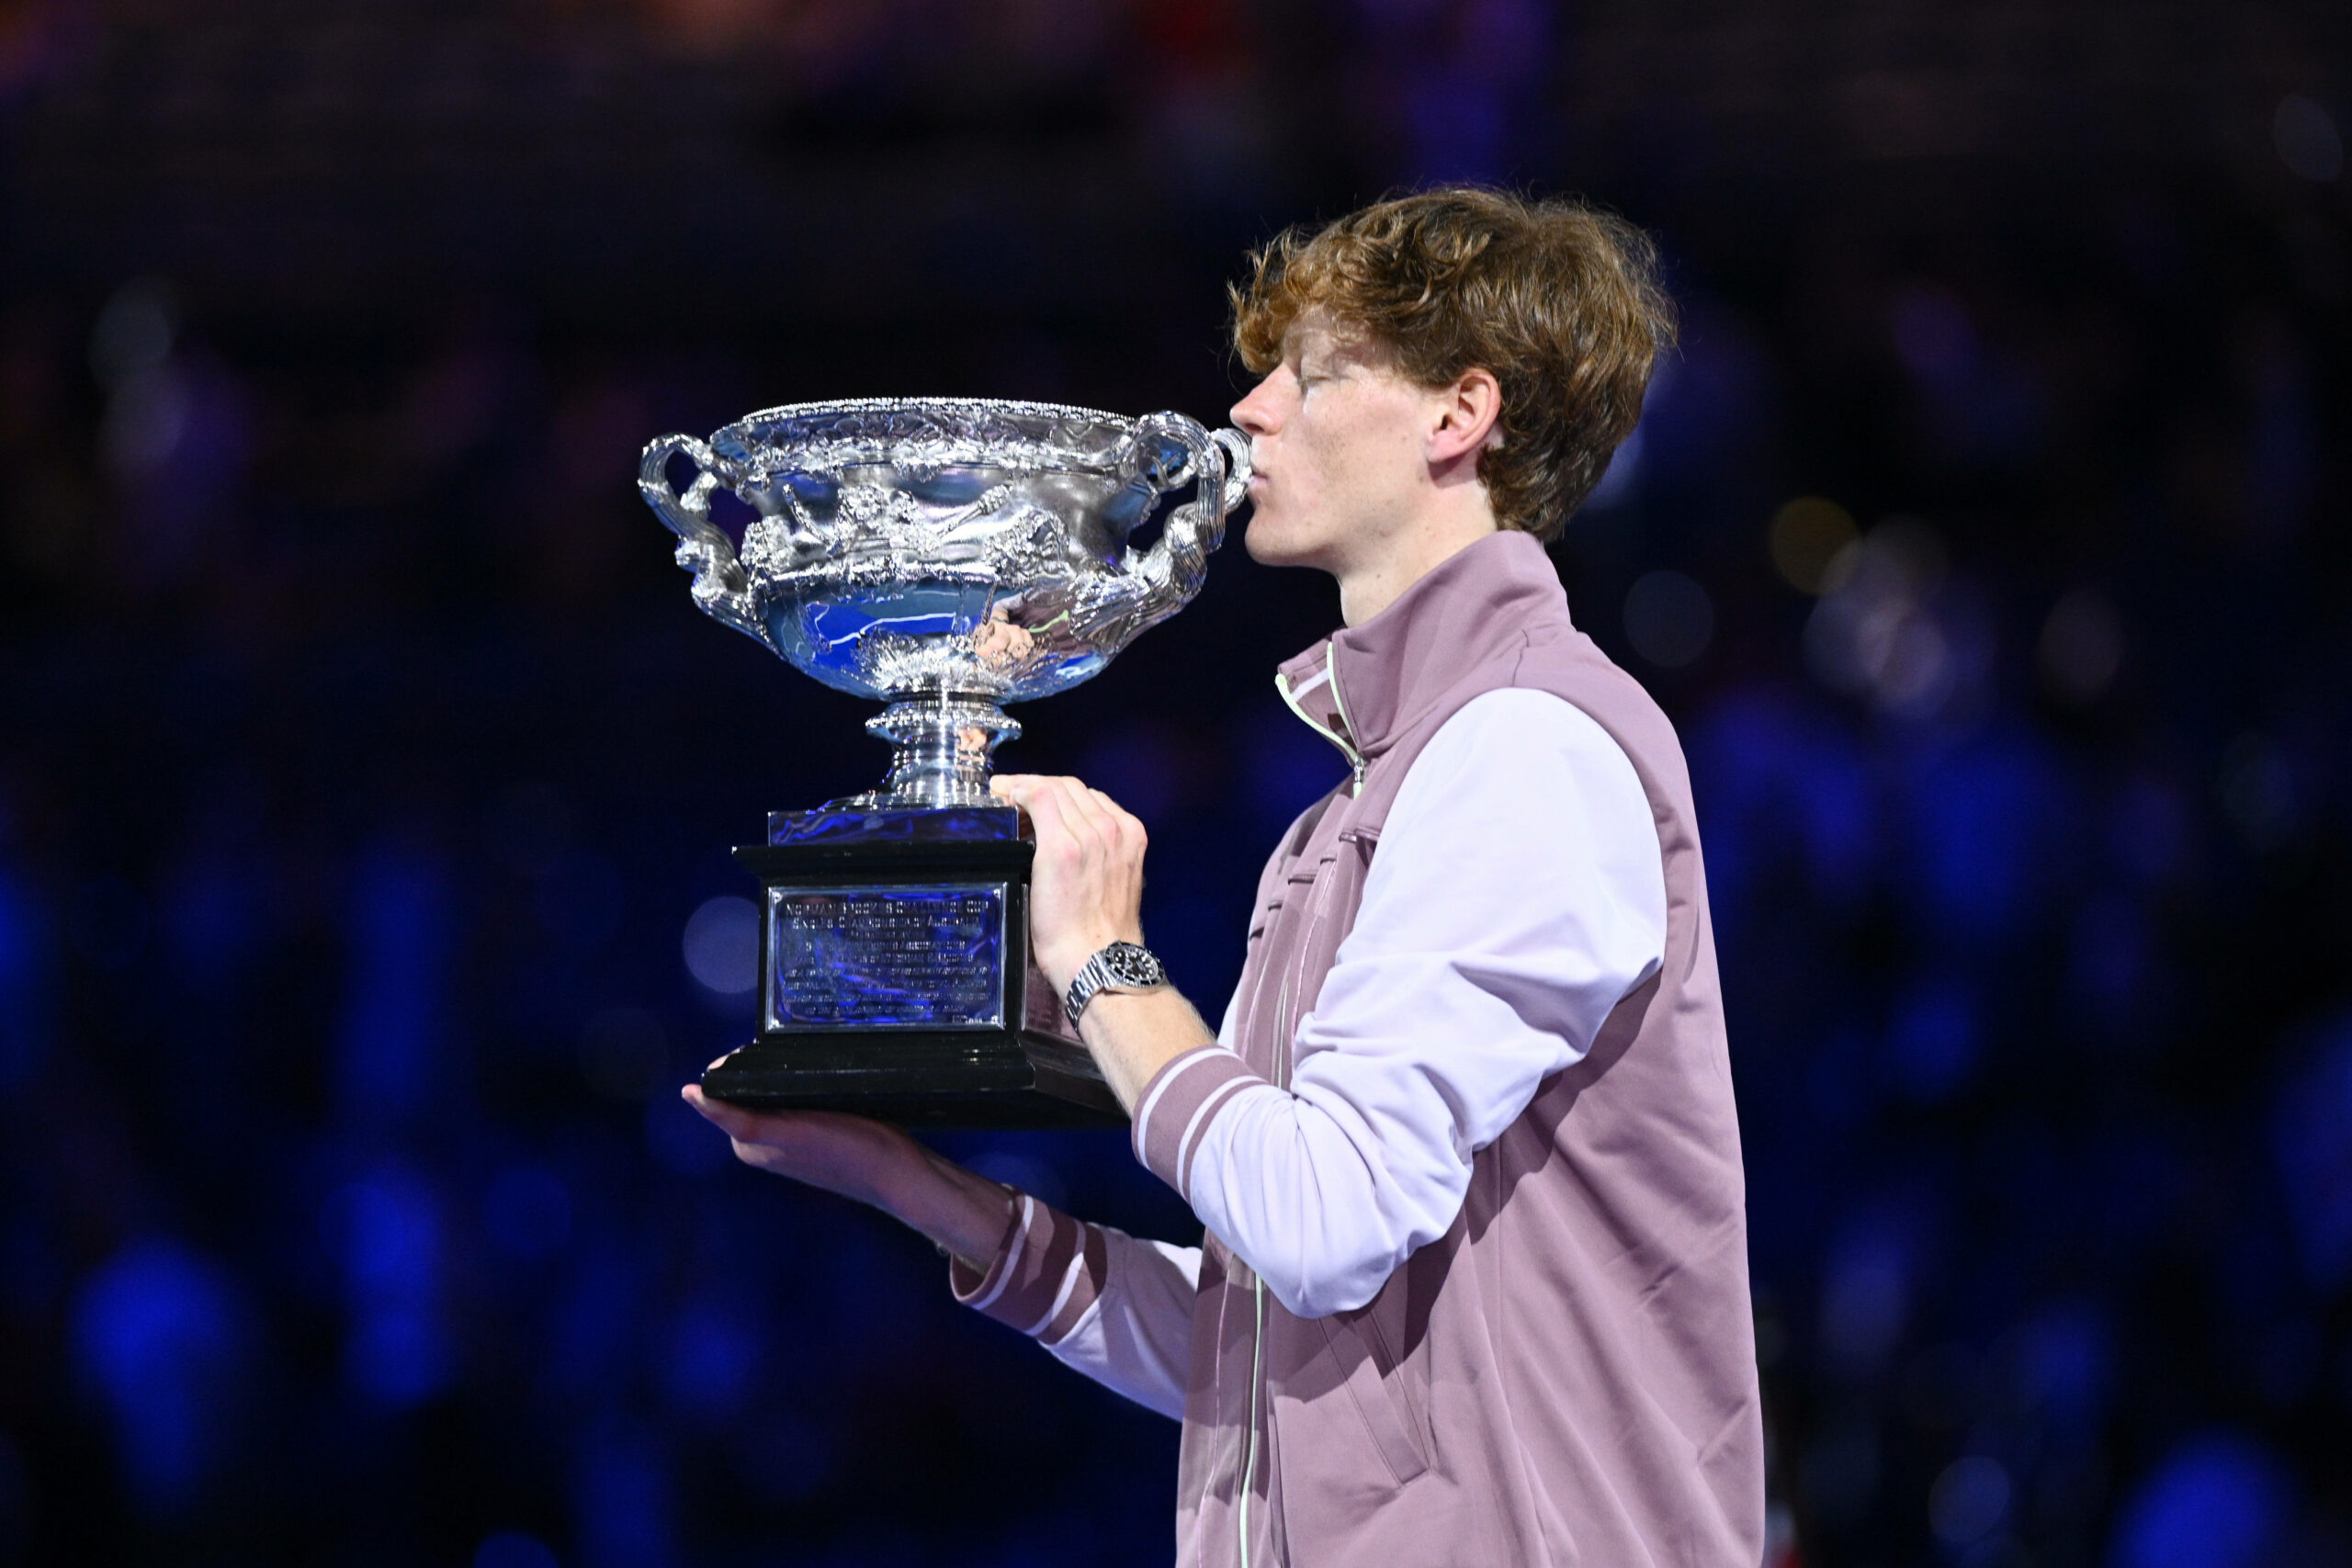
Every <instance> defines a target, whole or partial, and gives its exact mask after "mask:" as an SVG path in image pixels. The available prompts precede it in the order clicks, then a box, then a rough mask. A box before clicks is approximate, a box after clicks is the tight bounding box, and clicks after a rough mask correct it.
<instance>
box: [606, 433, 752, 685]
mask: <svg viewBox="0 0 2352 1568" xmlns="http://www.w3.org/2000/svg"><path fill="white" fill-rule="evenodd" d="M681 452H684V454H685V455H686V456H687V457H691V458H693V459H694V464H695V468H697V469H699V470H700V472H698V473H696V474H695V482H694V483H692V484H691V485H688V486H687V487H686V493H685V494H684V495H680V494H679V493H678V492H677V491H674V490H673V489H671V488H670V459H671V458H672V457H675V456H676V455H677V454H679V453H681ZM721 472H722V468H721V465H720V462H719V460H718V457H717V456H716V455H714V454H713V453H712V451H711V449H710V445H709V443H707V442H704V441H697V440H695V438H694V437H693V436H691V435H664V436H662V437H660V438H659V439H657V440H655V441H652V442H650V443H649V444H648V445H647V446H646V448H645V457H644V458H643V460H642V461H640V462H639V464H638V466H637V488H638V491H639V494H641V495H643V496H644V497H645V504H646V505H648V506H650V507H651V508H653V513H654V515H655V516H657V517H659V518H661V519H662V522H663V523H664V524H665V525H668V527H669V529H670V532H672V533H673V534H675V535H677V536H678V551H677V561H678V564H679V565H680V566H682V567H684V568H685V569H686V570H688V571H691V572H693V573H694V574H695V585H694V595H695V604H697V605H698V606H700V607H701V609H702V612H703V614H704V615H708V616H710V617H711V618H712V619H713V620H716V621H723V622H725V623H726V624H727V625H729V626H733V627H734V628H735V629H736V630H737V631H739V632H741V633H743V634H744V635H746V636H748V637H757V638H758V639H759V640H760V641H761V642H762V643H763V644H764V645H765V646H766V647H767V648H769V649H772V650H773V649H775V643H774V642H773V641H772V640H770V638H769V637H768V628H767V626H766V624H765V623H764V622H763V621H762V620H761V619H760V615H759V606H758V604H756V603H755V602H754V600H753V599H752V593H751V590H750V587H749V585H748V583H747V582H746V581H745V579H744V576H743V564H742V562H741V561H739V560H737V559H736V558H735V547H734V545H733V544H732V543H731V542H729V539H728V537H727V536H726V534H725V533H724V532H722V531H721V530H720V528H719V526H718V524H716V523H713V522H712V521H711V520H710V492H711V491H712V490H713V489H715V488H717V486H718V484H719V483H720V482H721Z"/></svg>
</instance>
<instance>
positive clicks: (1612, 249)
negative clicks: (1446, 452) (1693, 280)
mask: <svg viewBox="0 0 2352 1568" xmlns="http://www.w3.org/2000/svg"><path fill="white" fill-rule="evenodd" d="M1229 292H1230V294H1231V295H1232V299H1233V341H1234V346H1235V347H1236V348H1238V350H1239V351H1240V354H1241V361H1242V363H1243V364H1245V365H1247V366H1248V367H1250V369H1251V370H1252V371H1254V372H1256V373H1257V374H1259V375H1261V376H1262V375H1264V374H1266V373H1267V372H1268V371H1271V370H1272V369H1273V368H1274V367H1275V366H1277V365H1279V364H1281V363H1282V355H1283V337H1284V335H1285V334H1286V333H1288V332H1289V331H1290V328H1291V323H1293V322H1294V321H1297V320H1298V318H1299V317H1300V316H1301V315H1302V314H1304V313H1306V312H1307V311H1309V310H1321V311H1323V312H1325V313H1326V314H1328V315H1329V318H1330V319H1331V321H1332V322H1333V324H1334V325H1335V326H1337V327H1338V328H1339V329H1340V330H1341V331H1353V332H1358V333H1363V334H1364V335H1365V336H1367V337H1368V338H1370V339H1371V340H1372V341H1373V342H1374V343H1375V344H1378V345H1380V346H1381V347H1382V348H1383V349H1385V351H1386V352H1387V353H1388V355H1390V356H1391V358H1392V360H1393V363H1394V364H1395V366H1396V367H1397V370H1398V371H1399V372H1401V373H1402V374H1403V375H1405V376H1406V377H1408V378H1410V379H1412V380H1414V381H1416V382H1418V383H1419V384H1420V385H1422V386H1424V387H1443V386H1447V385H1450V384H1451V383H1452V382H1453V380H1454V379H1455V378H1457V377H1459V376H1461V375H1462V374H1464V372H1465V371H1468V370H1472V369H1484V370H1487V371H1488V372H1490V373H1491V374H1492V375H1493V376H1494V378H1495V380H1496V382H1497V383H1498V385H1499V386H1500V387H1501V389H1502V412H1501V413H1500V415H1499V416H1498V428H1499V429H1500V430H1501V432H1502V441H1501V443H1500V445H1498V446H1491V447H1488V448H1487V450H1486V451H1484V452H1482V453H1480V454H1479V456H1478V478H1479V479H1481V480H1482V481H1484V483H1485V484H1486V487H1487V501H1488V502H1489V504H1491V505H1492V506H1493V508H1494V512H1495V520H1496V522H1498V523H1499V524H1500V525H1502V526H1504V527H1506V528H1519V529H1523V530H1525V531H1526V532H1528V533H1531V534H1532V535H1534V536H1536V537H1537V538H1539V539H1547V540H1548V539H1551V538H1554V537H1556V536H1558V534H1559V532H1560V529H1561V528H1562V527H1563V526H1564V525H1566V522H1567V520H1568V514H1569V513H1572V512H1574V511H1575V510H1576V509H1577V507H1578V506H1580V505H1582V504H1583V503H1584V499H1585V497H1586V496H1588V495H1589V494H1591V493H1592V487H1593V486H1594V485H1595V484H1598V483H1599V482H1600V475H1601V471H1602V470H1603V469H1605V468H1607V467H1608V466H1609V457H1610V454H1611V453H1612V452H1614V451H1615V450H1616V449H1617V444H1618V443H1619V442H1621V441H1623V440H1624V439H1625V437H1626V436H1627V435H1629V434H1632V432H1633V429H1634V421H1635V420H1636V419H1638V418H1639V417H1640V416H1641V412H1642V392H1643V390H1644V389H1645V388H1646V387H1647V386H1648V385H1649V378H1650V366H1651V363H1652V362H1653V361H1654V360H1655V358H1656V357H1657V353H1658V351H1659V350H1660V349H1662V348H1664V347H1667V346H1668V345H1669V344H1672V343H1673V341H1674V306H1673V302H1672V301H1671V300H1669V299H1668V298H1667V295H1666V291H1665V289H1664V288H1661V287H1659V284H1658V281H1657V251H1656V250H1655V248H1654V247H1653V246H1652V245H1651V244H1650V242H1649V238H1648V236H1646V235H1645V234H1644V233H1643V232H1642V231H1640V230H1638V229H1636V228H1634V226H1633V225H1632V224H1630V223H1627V222H1625V221H1624V220H1623V219H1620V218H1615V217H1612V216H1611V215H1610V214H1608V213H1605V212H1596V211H1594V210H1592V209H1590V208H1588V207H1583V206H1580V205H1578V204H1577V203H1575V202H1569V201H1530V200H1528V199H1526V198H1524V197H1518V196H1514V195H1511V194H1510V193H1509V192H1506V191H1498V190H1488V189H1486V188H1484V187H1483V186H1443V187H1441V188H1439V189H1436V190H1428V191H1421V192H1418V193H1416V194H1414V195H1412V196H1405V197H1395V198H1392V199H1390V200H1387V201H1383V202H1377V203H1375V204H1374V205H1373V206H1371V207H1367V208H1365V209H1363V210H1362V211H1360V212H1351V213H1350V214H1349V215H1348V216H1347V217H1345V218H1342V219H1340V220H1337V221H1336V222H1333V223H1330V224H1328V225H1326V226H1325V227H1323V228H1321V229H1318V230H1308V229H1305V228H1296V229H1292V230H1289V231H1286V232H1284V233H1283V234H1281V235H1278V236H1276V238H1275V239H1274V240H1273V241H1272V243H1270V244H1268V245H1266V246H1265V247H1264V248H1263V249H1261V250H1259V251H1257V252H1255V253H1253V254H1251V256H1250V279H1249V281H1248V283H1247V285H1246V286H1244V285H1236V286H1234V287H1233V288H1231V289H1230V290H1229Z"/></svg>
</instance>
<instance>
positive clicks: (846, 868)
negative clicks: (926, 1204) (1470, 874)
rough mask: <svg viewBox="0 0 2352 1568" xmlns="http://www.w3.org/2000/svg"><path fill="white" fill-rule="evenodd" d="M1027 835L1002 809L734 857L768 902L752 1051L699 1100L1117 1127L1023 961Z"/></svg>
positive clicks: (849, 828)
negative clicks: (755, 878) (757, 1020)
mask: <svg viewBox="0 0 2352 1568" xmlns="http://www.w3.org/2000/svg"><path fill="white" fill-rule="evenodd" d="M1025 826H1026V824H1025V823H1024V822H1023V818H1021V816H1020V814H1019V813H1018V812H1016V811H1015V810H1013V808H1012V807H1009V806H997V805H989V806H969V807H961V806H959V807H931V808H925V807H904V806H895V805H889V804H868V803H865V802H861V801H839V802H835V803H834V804H833V805H831V806H829V807H821V808H820V809H819V810H816V811H809V812H799V813H781V812H779V813H777V814H776V815H775V816H773V817H771V818H769V823H768V842H766V843H764V844H758V845H753V846H751V847H748V848H744V849H739V850H737V851H736V852H735V858H736V859H737V860H738V861H739V862H741V863H743V864H744V865H745V866H747V867H749V868H750V869H751V870H752V872H753V873H755V874H757V875H758V877H759V879H760V883H761V887H762V892H763V899H762V919H761V922H760V1004H761V1005H760V1031H759V1035H758V1037H757V1038H756V1039H754V1040H753V1041H752V1043H749V1044H747V1045H745V1046H743V1047H742V1048H741V1050H738V1051H736V1052H735V1053H734V1054H733V1055H729V1056H728V1057H726V1058H725V1059H724V1060H722V1061H720V1062H719V1063H718V1065H717V1066H713V1067H712V1068H711V1069H710V1070H709V1071H708V1072H707V1073H705V1074H704V1075H703V1079H702V1085H703V1091H704V1092H705V1093H706V1094H707V1095H709V1096H710V1097H711V1098H712V1099H714V1100H724V1101H725V1102H727V1103H728V1104H729V1105H739V1106H741V1107H743V1108H744V1109H746V1110H754V1111H783V1110H797V1111H849V1112H853V1113H854V1114H858V1115H863V1116H872V1117H876V1118H878V1119H880V1120H883V1121H888V1122H900V1123H904V1124H907V1125H912V1126H931V1127H945V1126H955V1127H975V1128H981V1127H1006V1128H1011V1127H1103V1126H1118V1125H1121V1124H1123V1123H1124V1122H1125V1121H1126V1114H1125V1111H1123V1110H1122V1109H1121V1107H1120V1105H1119V1102H1118V1100H1117V1098H1116V1097H1115V1096H1114V1095H1113V1094H1112V1093H1111V1090H1110V1088H1109V1086H1108V1085H1106V1084H1105V1083H1104V1082H1103V1077H1102V1074H1101V1072H1100V1071H1099V1070H1098V1069H1097V1068H1096V1067H1095V1066H1094V1061H1093V1058H1092V1057H1091V1056H1090V1055H1088V1054H1087V1050H1086V1047H1085V1046H1084V1045H1083V1044H1082V1043H1080V1041H1079V1040H1078V1038H1077V1035H1076V1033H1075V1032H1074V1031H1072V1030H1071V1028H1070V1027H1069V1021H1068V1020H1066V1019H1065V1018H1064V1017H1063V1016H1062V1006H1061V998H1060V996H1059V995H1058V994H1057V992H1056V991H1055V990H1054V988H1053V987H1052V985H1051V984H1050V983H1049V982H1048V981H1047V980H1046V977H1045V976H1043V975H1041V974H1040V973H1038V971H1037V969H1036V967H1035V965H1034V964H1031V963H1030V961H1029V866H1030V862H1031V860H1032V859H1033V858H1034V856H1035V845H1034V844H1033V843H1032V842H1031V841H1030V840H1029V839H1028V837H1027V836H1026V834H1025V833H1024V831H1023V829H1024V828H1025Z"/></svg>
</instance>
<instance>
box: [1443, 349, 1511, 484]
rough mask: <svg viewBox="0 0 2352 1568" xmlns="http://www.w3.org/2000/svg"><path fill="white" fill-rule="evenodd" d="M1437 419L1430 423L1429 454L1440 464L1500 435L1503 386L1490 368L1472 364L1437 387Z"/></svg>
mask: <svg viewBox="0 0 2352 1568" xmlns="http://www.w3.org/2000/svg"><path fill="white" fill-rule="evenodd" d="M1436 397H1437V415H1438V417H1437V422H1436V423H1435V424H1434V425H1432V426H1431V427H1430V441H1429V457H1430V463H1431V464H1432V465H1433V466H1439V467H1442V466H1444V465H1446V464H1449V463H1452V462H1453V461H1455V460H1456V459H1458V458H1460V457H1463V456H1464V454H1476V453H1477V452H1478V451H1479V450H1480V449H1482V448H1484V447H1487V446H1493V445H1496V444H1498V442H1499V441H1500V439H1501V432H1500V428H1499V427H1500V424H1501V421H1502V413H1503V389H1502V386H1501V384H1500V383H1498V381H1496V379H1495V375H1494V372H1493V371H1491V370H1485V369H1480V368H1477V367H1472V368H1470V369H1468V370H1464V372H1463V373H1462V374H1461V375H1460V376H1457V377H1455V378H1454V380H1453V385H1452V386H1450V387H1442V388H1440V389H1438V390H1437V394H1436Z"/></svg>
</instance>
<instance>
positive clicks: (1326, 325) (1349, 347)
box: [1283, 305, 1388, 363]
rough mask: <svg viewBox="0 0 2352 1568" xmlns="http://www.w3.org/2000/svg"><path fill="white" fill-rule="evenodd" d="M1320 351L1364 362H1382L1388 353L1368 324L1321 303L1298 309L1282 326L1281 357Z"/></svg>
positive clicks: (1292, 356)
mask: <svg viewBox="0 0 2352 1568" xmlns="http://www.w3.org/2000/svg"><path fill="white" fill-rule="evenodd" d="M1317 351H1321V352H1323V353H1327V354H1332V355H1344V356H1346V357H1348V358H1351V359H1363V360H1365V361H1367V362H1373V363H1377V362H1384V361H1385V360H1386V359H1387V358H1388V355H1387V354H1386V352H1385V349H1384V348H1383V345H1382V344H1381V342H1380V340H1379V339H1378V338H1376V337H1374V335H1373V334H1372V332H1371V330H1370V329H1369V328H1367V327H1365V326H1364V325H1363V324H1362V323H1361V322H1358V321H1348V320H1347V319H1345V318H1343V317H1340V316H1335V315H1333V314H1332V313H1331V312H1330V311H1329V310H1326V309H1324V308H1323V307H1322V306H1319V305H1317V306H1314V307H1311V308H1309V309H1307V310H1301V311H1300V312H1299V313H1298V315H1297V316H1296V317H1295V318H1294V319H1293V320H1292V321H1291V323H1290V325H1289V326H1288V327H1285V328H1284V329H1283V357H1284V358H1285V359H1289V358H1295V357H1298V356H1301V355H1306V354H1309V353H1313V352H1317Z"/></svg>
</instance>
